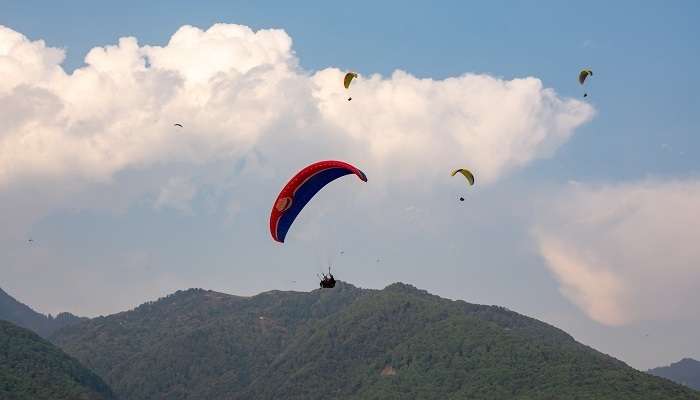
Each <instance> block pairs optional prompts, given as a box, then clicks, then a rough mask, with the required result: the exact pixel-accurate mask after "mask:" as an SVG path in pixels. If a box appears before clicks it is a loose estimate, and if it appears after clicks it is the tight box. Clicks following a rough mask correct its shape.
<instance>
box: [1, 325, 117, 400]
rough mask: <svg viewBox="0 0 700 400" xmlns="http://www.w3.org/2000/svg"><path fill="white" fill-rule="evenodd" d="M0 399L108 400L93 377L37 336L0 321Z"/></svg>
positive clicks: (104, 388) (107, 392)
mask: <svg viewBox="0 0 700 400" xmlns="http://www.w3.org/2000/svg"><path fill="white" fill-rule="evenodd" d="M0 399H3V400H43V399H46V400H61V399H66V400H77V399H80V400H111V399H114V395H113V394H112V391H111V389H110V388H109V387H108V386H107V385H106V384H105V383H104V382H103V381H102V379H100V378H99V377H98V376H97V375H95V374H94V373H92V372H90V371H89V370H87V369H86V368H85V367H83V366H82V365H80V363H79V362H78V361H77V360H75V359H74V358H72V357H70V356H68V355H66V354H65V353H64V352H62V351H61V350H60V349H58V348H57V347H56V346H54V345H53V344H51V343H49V342H47V341H46V340H44V339H42V338H41V337H39V336H38V335H37V334H35V333H33V332H31V331H29V330H27V329H24V328H20V327H19V326H16V325H13V324H12V323H10V322H7V321H0Z"/></svg>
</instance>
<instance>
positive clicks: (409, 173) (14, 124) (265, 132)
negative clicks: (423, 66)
mask: <svg viewBox="0 0 700 400" xmlns="http://www.w3.org/2000/svg"><path fill="white" fill-rule="evenodd" d="M63 58H64V52H63V51H62V50H59V49H54V48H50V47H47V46H46V45H45V43H44V42H43V41H31V40H29V39H28V38H26V37H25V36H23V35H21V34H20V33H17V32H15V31H13V30H11V29H9V28H6V27H0V74H2V76H3V80H2V82H0V118H1V119H2V120H3V124H2V126H0V190H8V188H11V187H12V185H14V184H16V183H17V182H18V181H25V182H26V181H27V180H32V179H48V180H51V181H73V182H86V183H87V184H90V183H95V182H110V181H111V179H113V177H114V175H115V174H116V173H118V172H120V171H123V170H127V169H145V168H149V167H151V166H154V165H162V164H165V163H172V162H182V163H191V164H200V163H206V162H210V161H211V160H221V159H224V160H236V159H242V158H244V157H245V156H246V155H247V154H249V153H250V152H251V151H252V150H253V149H257V150H259V151H261V152H262V153H263V154H267V155H268V156H269V155H274V156H275V157H281V159H280V160H279V161H278V163H279V164H284V163H285V161H286V160H287V159H293V158H295V157H298V158H301V157H302V156H292V155H288V156H287V157H286V158H285V157H284V156H285V155H286V153H290V152H289V151H288V150H289V146H290V145H293V144H294V143H296V144H297V146H299V147H297V148H296V149H295V152H296V153H300V152H301V149H303V147H302V146H316V147H317V148H323V149H326V153H327V154H329V157H331V156H338V157H341V156H342V157H347V158H349V159H350V160H355V161H362V162H363V163H364V164H365V166H366V167H367V165H369V167H368V168H372V167H376V168H377V169H380V170H381V169H382V168H389V167H390V166H398V165H401V168H400V169H399V170H400V171H401V172H400V175H399V176H398V177H399V178H404V179H412V180H415V179H426V178H429V177H430V176H431V175H432V174H442V173H443V170H444V169H445V168H448V167H450V166H452V165H453V164H454V163H455V162H458V163H459V164H460V165H461V164H468V165H470V166H471V167H472V168H474V169H475V170H476V171H478V174H479V177H480V178H481V179H480V181H481V182H482V183H488V182H493V181H494V180H496V179H497V178H498V177H499V176H502V175H503V174H504V173H507V172H508V171H509V170H512V169H513V168H517V167H519V166H522V165H525V164H527V163H528V162H529V161H531V160H533V159H535V158H537V157H542V156H547V155H548V154H550V153H551V152H552V151H553V150H555V149H556V148H557V146H559V145H560V144H561V143H562V142H564V141H566V140H567V138H568V137H570V136H571V135H572V134H573V132H574V130H575V128H576V127H578V126H579V125H581V124H582V123H584V122H586V121H587V120H588V119H590V118H591V117H592V115H593V110H592V108H591V107H590V106H589V105H587V104H585V103H583V102H580V101H577V100H573V99H561V98H559V97H558V96H557V95H556V93H555V92H554V91H553V90H551V89H547V88H544V87H543V86H542V83H541V81H539V80H538V79H536V78H522V79H513V80H503V79H497V78H494V77H491V76H488V75H474V74H465V75H462V76H459V77H455V78H449V79H445V80H439V81H436V80H431V79H419V78H416V77H414V76H412V75H410V74H408V73H406V72H402V71H396V72H395V73H394V74H392V75H391V76H390V77H382V76H379V75H371V76H361V77H360V79H358V80H357V81H356V82H355V83H354V84H353V86H352V88H351V91H350V92H351V93H352V95H353V96H354V98H355V99H354V100H353V101H352V102H348V101H345V98H346V95H347V93H345V89H344V88H342V85H340V84H339V82H341V81H342V74H343V71H341V70H339V69H335V68H329V69H325V70H322V71H318V72H314V73H309V72H307V71H303V70H301V69H300V68H299V67H298V62H297V59H296V56H295V54H294V52H293V50H292V40H291V38H290V37H289V36H288V35H287V34H286V33H285V32H284V31H282V30H275V29H268V30H265V29H264V30H259V31H257V32H254V31H252V30H251V29H250V28H248V27H246V26H240V25H228V24H217V25H214V26H212V27H211V28H209V29H207V30H201V29H198V28H195V27H192V26H183V27H182V28H180V29H179V30H178V31H177V32H176V33H175V34H174V35H173V36H172V37H171V39H170V41H169V42H168V44H167V45H165V46H163V47H159V46H142V45H140V44H139V43H138V41H137V39H136V38H133V37H128V38H122V39H120V40H119V42H118V44H116V45H110V46H105V47H97V48H94V49H92V50H91V51H90V52H89V53H88V54H87V56H86V57H85V65H84V66H83V67H82V68H78V69H77V70H75V71H74V72H72V73H70V74H69V73H66V72H65V71H64V70H63V69H62V68H61V62H62V61H63ZM174 123H182V124H183V125H184V128H182V129H175V128H173V124H174ZM310 153H313V152H310ZM306 161H313V160H306ZM295 162H296V160H295ZM294 165H296V164H294ZM426 165H433V166H434V168H431V169H429V170H428V169H426V168H425V166H426Z"/></svg>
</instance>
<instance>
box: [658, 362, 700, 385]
mask: <svg viewBox="0 0 700 400" xmlns="http://www.w3.org/2000/svg"><path fill="white" fill-rule="evenodd" d="M647 372H648V373H650V374H652V375H656V376H660V377H662V378H666V379H670V380H672V381H674V382H677V383H680V384H681V385H686V386H688V387H691V388H693V389H695V390H700V361H697V360H693V359H692V358H684V359H682V360H680V361H678V362H675V363H673V364H671V365H669V366H667V367H658V368H653V369H650V370H649V371H647Z"/></svg>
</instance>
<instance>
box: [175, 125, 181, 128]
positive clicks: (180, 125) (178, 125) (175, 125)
mask: <svg viewBox="0 0 700 400" xmlns="http://www.w3.org/2000/svg"><path fill="white" fill-rule="evenodd" d="M174 126H179V127H180V128H182V124H175V125H174Z"/></svg>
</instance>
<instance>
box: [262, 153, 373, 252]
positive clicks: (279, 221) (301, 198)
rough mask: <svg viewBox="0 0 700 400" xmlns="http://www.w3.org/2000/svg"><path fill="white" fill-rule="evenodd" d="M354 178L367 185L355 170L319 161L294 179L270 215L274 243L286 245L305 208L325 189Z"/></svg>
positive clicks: (364, 176)
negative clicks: (341, 180) (348, 177)
mask: <svg viewBox="0 0 700 400" xmlns="http://www.w3.org/2000/svg"><path fill="white" fill-rule="evenodd" d="M350 174H354V175H356V176H357V177H358V178H359V179H360V180H361V181H363V182H367V176H366V175H365V174H364V172H362V171H360V170H359V169H357V168H356V167H354V166H352V165H350V164H348V163H345V162H343V161H334V160H328V161H319V162H316V163H313V164H311V165H309V166H307V167H306V168H304V169H302V170H301V171H299V172H298V173H297V174H296V175H294V176H293V177H292V178H291V179H290V180H289V182H287V184H286V185H285V186H284V188H283V189H282V191H281V192H280V193H279V195H278V196H277V199H276V200H275V203H274V204H273V206H272V211H271V213H270V234H271V235H272V239H274V240H275V241H278V242H280V243H284V238H285V236H287V232H288V231H289V228H291V226H292V224H293V223H294V220H295V219H296V217H297V216H298V215H299V213H300V212H301V210H302V209H303V208H304V206H306V204H307V203H308V202H309V201H310V200H311V199H312V198H313V197H314V196H315V195H316V193H318V192H319V191H320V190H321V189H323V187H324V186H326V185H327V184H329V183H331V182H332V181H334V180H336V179H338V178H340V177H342V176H345V175H350Z"/></svg>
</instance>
